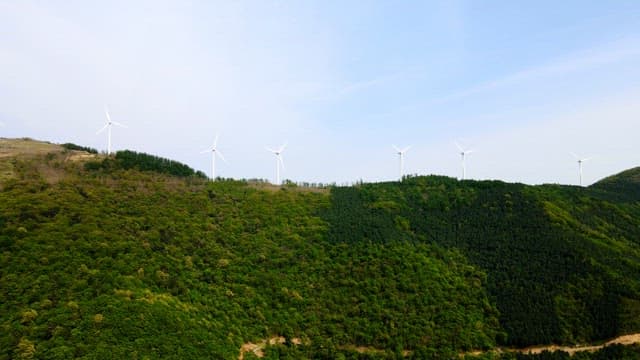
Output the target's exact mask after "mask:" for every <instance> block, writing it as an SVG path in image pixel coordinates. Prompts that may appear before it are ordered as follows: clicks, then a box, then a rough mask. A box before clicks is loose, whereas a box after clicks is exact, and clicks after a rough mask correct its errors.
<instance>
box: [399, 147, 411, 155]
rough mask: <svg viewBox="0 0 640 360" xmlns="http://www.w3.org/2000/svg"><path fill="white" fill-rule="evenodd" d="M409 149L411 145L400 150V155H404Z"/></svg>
mask: <svg viewBox="0 0 640 360" xmlns="http://www.w3.org/2000/svg"><path fill="white" fill-rule="evenodd" d="M409 149H411V145H409V146H407V147H405V148H404V149H402V150H400V152H402V153H406V152H407V151H409Z"/></svg>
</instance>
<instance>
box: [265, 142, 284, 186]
mask: <svg viewBox="0 0 640 360" xmlns="http://www.w3.org/2000/svg"><path fill="white" fill-rule="evenodd" d="M285 147H287V143H284V144H283V145H282V146H280V147H279V148H278V149H277V150H274V149H271V148H266V149H267V151H270V152H271V153H273V155H275V156H276V185H280V166H282V170H284V161H283V160H282V152H283V151H284V148H285Z"/></svg>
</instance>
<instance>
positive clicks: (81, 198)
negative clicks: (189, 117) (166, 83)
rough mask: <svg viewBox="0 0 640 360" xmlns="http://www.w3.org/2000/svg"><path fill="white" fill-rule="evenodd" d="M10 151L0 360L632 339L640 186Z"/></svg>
mask: <svg viewBox="0 0 640 360" xmlns="http://www.w3.org/2000/svg"><path fill="white" fill-rule="evenodd" d="M17 142H19V141H17V140H2V142H0V167H3V168H4V169H8V170H7V173H6V174H8V175H7V176H5V177H2V178H1V179H0V333H2V334H6V335H4V336H0V359H13V358H41V359H67V358H73V357H79V358H113V357H118V356H119V357H125V358H132V359H137V358H140V359H142V358H175V359H182V358H207V359H209V358H224V359H234V358H237V357H238V354H239V349H240V347H241V345H242V344H244V343H247V342H259V341H260V340H261V339H268V338H272V337H279V336H283V337H284V338H285V339H286V343H285V345H283V346H274V347H272V348H269V349H267V351H266V353H267V356H269V357H270V358H280V357H287V356H288V357H289V358H324V359H333V358H337V357H340V356H350V357H353V358H394V357H396V355H398V356H401V354H403V353H404V354H409V355H410V356H414V357H415V358H427V357H431V358H452V357H457V356H458V354H459V353H462V352H467V351H469V350H474V349H491V348H494V346H496V344H503V345H512V346H526V345H534V344H550V343H562V344H573V343H580V342H587V341H593V340H602V339H606V338H609V337H613V336H614V335H620V334H624V333H629V332H634V331H640V281H639V280H638V279H640V261H639V260H640V246H639V245H640V244H639V243H638V242H639V241H640V236H639V235H640V204H639V203H638V202H637V201H633V200H632V196H633V195H632V194H633V191H634V189H635V188H634V185H633V183H632V184H631V185H629V184H627V185H625V186H621V187H616V188H615V189H614V188H611V187H609V188H606V187H601V186H599V185H598V186H596V185H597V184H596V185H594V186H593V187H591V188H577V187H571V186H557V185H546V186H536V187H531V186H525V185H521V184H507V183H503V182H499V181H483V182H476V181H462V182H460V181H457V180H454V179H450V178H446V177H435V176H430V177H414V178H407V179H405V180H404V181H403V182H400V183H398V182H392V183H379V184H363V185H360V186H356V187H334V188H332V189H330V190H326V189H316V188H313V189H307V188H302V187H297V186H295V185H288V186H284V187H274V186H271V185H268V184H261V183H252V182H247V181H232V180H226V181H217V182H207V181H206V180H204V179H203V178H202V174H199V173H197V172H195V171H193V170H192V169H189V168H188V167H186V166H184V165H182V164H179V163H176V162H172V161H169V160H166V159H161V158H156V157H153V156H149V155H146V154H139V153H133V152H121V153H118V154H116V155H115V156H112V157H106V156H104V155H96V154H89V153H86V152H83V151H80V150H77V149H76V147H67V148H63V147H60V146H56V145H52V144H43V143H37V142H29V141H21V142H20V146H18V145H17V144H16V143H17ZM627 193H629V194H631V195H629V197H627V196H626V194H627ZM294 339H296V341H295V342H297V343H299V345H293V342H294ZM298 340H299V341H298ZM358 346H362V347H366V348H372V349H379V350H376V351H375V352H373V353H370V354H359V353H357V352H354V351H352V350H350V349H354V348H356V347H358ZM406 351H408V352H406ZM250 357H251V354H245V358H250Z"/></svg>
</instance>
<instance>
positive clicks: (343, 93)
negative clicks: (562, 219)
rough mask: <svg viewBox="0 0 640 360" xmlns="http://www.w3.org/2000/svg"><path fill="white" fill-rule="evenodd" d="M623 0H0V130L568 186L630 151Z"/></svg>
mask: <svg viewBox="0 0 640 360" xmlns="http://www.w3.org/2000/svg"><path fill="white" fill-rule="evenodd" d="M639 99H640V2H638V1H608V2H604V1H562V2H558V1H529V2H524V1H519V2H514V1H422V2H418V1H405V2H399V1H266V0H264V1H224V2H223V1H193V2H186V1H136V2H130V1H110V2H91V1H28V0H27V1H5V0H0V121H1V122H2V123H3V126H2V127H0V136H3V137H23V136H28V137H32V138H36V139H42V140H49V141H52V142H75V143H78V144H81V145H87V146H92V147H96V148H98V149H103V150H104V149H106V136H104V134H101V135H96V131H97V130H98V129H99V128H100V127H101V126H102V125H103V124H104V121H105V116H104V113H103V108H104V105H105V104H108V105H109V108H110V109H111V115H112V118H113V119H114V120H115V121H119V122H121V123H124V124H126V125H127V126H128V128H127V129H119V128H115V129H114V134H113V147H114V149H125V148H127V149H133V150H138V151H144V152H149V153H153V154H158V155H161V156H165V157H169V158H172V159H176V160H179V161H182V162H185V163H187V164H189V165H190V166H192V167H194V168H197V169H199V170H203V171H205V172H207V173H208V172H209V171H210V169H209V167H210V165H209V164H210V159H209V158H208V157H207V155H203V154H200V151H202V150H204V149H206V148H207V147H208V146H210V144H211V143H212V141H213V139H214V137H215V135H216V133H219V134H220V140H219V144H218V145H219V149H220V150H221V151H222V152H223V153H224V155H225V157H226V158H227V160H228V163H222V162H218V166H217V170H216V172H217V174H218V175H220V176H224V177H234V178H267V179H270V180H273V178H274V177H275V159H274V157H273V155H271V154H270V153H268V152H267V151H266V150H265V149H264V148H265V146H269V147H277V146H278V145H280V144H282V143H284V142H288V146H287V149H286V150H285V152H284V154H283V157H284V161H285V165H286V169H285V170H284V173H283V176H284V177H285V178H289V179H292V180H295V181H309V182H338V183H345V182H352V181H357V180H360V179H362V180H365V181H384V180H391V179H395V178H397V176H398V174H397V164H398V159H397V156H396V155H395V154H394V151H393V149H392V147H391V146H392V144H395V145H397V146H401V147H403V146H407V145H411V146H412V147H411V149H410V150H409V152H408V153H407V154H406V158H405V172H406V173H410V174H440V175H448V176H453V177H458V176H460V173H461V170H460V159H459V155H458V154H457V149H456V147H455V146H454V141H458V142H460V143H462V144H463V145H465V146H467V147H469V148H473V149H474V150H475V152H474V153H473V154H471V155H470V157H469V158H468V163H467V175H468V177H470V178H474V179H500V180H505V181H517V182H524V183H530V184H538V183H565V184H575V183H576V182H577V179H578V176H577V164H576V162H575V161H574V159H573V158H572V156H571V155H570V153H571V152H574V153H577V154H579V155H580V156H583V157H592V160H590V161H589V162H588V163H586V164H585V169H584V171H585V182H586V183H592V182H594V181H597V180H598V179H600V178H602V177H604V176H607V175H610V174H613V173H615V172H618V171H621V170H624V169H627V168H630V167H634V166H639V165H640V145H638V144H640V142H638V141H637V139H635V138H636V137H637V134H638V133H639V130H640V102H639V101H638V100H639Z"/></svg>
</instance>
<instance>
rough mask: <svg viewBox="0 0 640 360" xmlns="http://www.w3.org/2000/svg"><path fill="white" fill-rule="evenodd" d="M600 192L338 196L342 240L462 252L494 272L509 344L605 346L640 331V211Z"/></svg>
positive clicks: (437, 186)
mask: <svg viewBox="0 0 640 360" xmlns="http://www.w3.org/2000/svg"><path fill="white" fill-rule="evenodd" d="M591 192H592V190H590V189H583V188H575V187H563V186H539V187H530V186H524V185H520V184H507V183H503V182H498V181H483V182H475V181H464V182H459V181H456V180H453V179H449V178H443V177H417V178H408V179H405V181H403V182H402V183H400V184H398V183H381V184H367V185H363V186H360V187H352V188H339V189H335V190H334V192H333V196H334V198H333V201H332V208H331V211H330V212H329V213H328V214H327V219H328V221H329V223H330V224H331V225H332V227H331V230H330V234H331V236H330V238H331V239H332V240H333V241H336V242H341V241H346V242H349V243H357V242H359V241H362V239H367V241H372V242H374V243H384V242H386V241H388V240H389V239H403V240H404V241H408V242H420V243H430V244H437V245H439V246H443V247H445V248H450V249H458V250H460V251H461V252H462V254H464V255H465V256H466V257H467V258H468V259H469V261H470V262H471V263H472V264H474V265H476V266H477V267H479V268H480V269H482V270H483V271H485V272H486V273H487V279H488V280H487V289H488V291H489V294H490V298H491V299H492V301H494V303H495V304H496V305H497V308H498V310H499V311H500V314H501V316H500V322H501V324H502V326H503V328H504V330H505V331H506V333H507V339H506V340H505V342H506V343H507V344H511V345H517V346H526V345H532V344H547V343H575V342H586V341H591V340H594V339H604V338H608V337H612V336H614V335H616V334H619V333H624V332H627V331H632V330H636V329H638V326H639V324H638V320H637V319H638V318H639V317H640V306H639V305H640V303H639V302H638V300H640V296H639V294H640V293H639V292H638V282H637V280H636V279H638V275H640V262H639V261H638V260H640V253H639V248H638V239H640V236H639V235H640V216H638V214H639V210H640V209H639V206H638V204H635V205H629V204H625V205H618V204H615V203H611V202H608V201H606V200H602V199H599V198H598V197H597V196H596V195H599V193H594V194H593V196H592V194H591Z"/></svg>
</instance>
